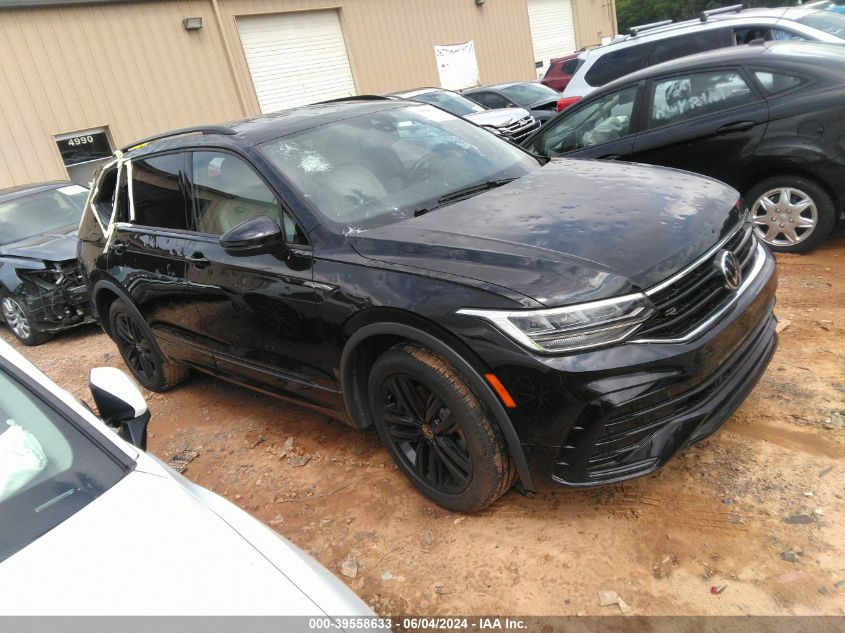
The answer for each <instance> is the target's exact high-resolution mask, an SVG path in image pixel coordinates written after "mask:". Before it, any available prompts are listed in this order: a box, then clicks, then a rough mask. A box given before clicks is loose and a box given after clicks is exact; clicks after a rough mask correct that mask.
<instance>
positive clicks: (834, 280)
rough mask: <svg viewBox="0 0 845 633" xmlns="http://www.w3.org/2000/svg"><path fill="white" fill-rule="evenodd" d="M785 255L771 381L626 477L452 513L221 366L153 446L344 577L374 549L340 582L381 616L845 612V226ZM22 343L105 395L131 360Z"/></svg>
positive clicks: (85, 332)
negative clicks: (637, 475) (237, 382)
mask: <svg viewBox="0 0 845 633" xmlns="http://www.w3.org/2000/svg"><path fill="white" fill-rule="evenodd" d="M778 269H779V273H780V290H779V291H778V306H777V314H778V316H779V318H780V319H781V327H782V328H783V327H784V326H785V328H784V329H782V332H781V335H780V336H781V339H780V340H781V344H780V348H779V350H778V352H777V354H776V356H775V358H774V360H773V361H772V364H771V366H770V368H769V370H768V372H767V373H766V374H765V376H764V377H763V379H762V381H761V382H760V384H759V385H758V387H757V388H756V389H755V390H754V392H753V393H752V394H751V396H750V397H749V398H748V400H747V401H746V402H745V403H744V404H743V405H742V407H741V408H740V409H739V410H738V412H737V413H736V414H735V415H734V416H733V417H732V418H731V419H730V421H729V422H728V423H727V424H726V425H725V426H724V427H723V429H722V430H720V431H719V432H717V433H716V434H715V435H713V436H712V437H711V438H709V439H708V440H706V441H704V442H702V443H701V444H699V445H698V446H696V447H693V448H691V449H689V450H685V451H683V452H682V453H681V454H679V455H678V456H676V458H675V459H674V460H672V462H670V464H669V465H668V466H666V467H665V468H664V469H663V470H662V471H660V472H658V473H656V474H655V475H653V476H649V477H646V478H643V479H639V480H635V481H631V482H628V483H625V484H623V485H616V486H609V487H602V488H597V489H593V490H588V491H571V490H565V489H560V490H559V491H557V492H553V493H546V494H542V495H540V496H538V497H537V498H534V499H528V498H526V497H523V496H521V495H519V494H517V493H515V492H513V491H512V492H510V493H508V494H507V495H505V496H504V497H503V498H502V499H501V500H499V501H498V502H497V503H496V504H494V505H493V506H492V507H490V508H488V509H487V510H486V511H484V512H482V513H480V514H476V515H472V516H461V515H457V514H452V513H449V512H447V511H445V510H442V509H440V508H439V507H437V506H435V505H434V504H432V503H430V502H429V501H427V500H426V499H425V498H424V497H422V496H421V495H419V494H417V493H416V492H415V490H414V489H413V488H412V487H411V485H410V484H409V483H407V482H406V481H405V479H404V478H403V477H402V476H401V474H400V473H399V472H398V471H397V470H396V469H395V468H394V466H393V465H392V463H391V461H390V458H389V456H388V455H387V453H386V451H385V450H384V449H383V448H382V446H381V444H380V443H379V440H378V438H377V436H376V434H375V432H368V433H359V432H356V431H354V430H352V429H349V428H347V427H345V426H343V425H341V424H340V423H338V422H334V421H332V420H329V419H326V418H325V417H324V416H321V415H316V414H314V413H311V412H310V411H308V410H305V409H301V408H298V407H296V406H293V405H289V404H286V403H282V402H278V401H276V400H273V399H271V398H267V397H264V396H262V395H258V394H255V393H252V392H249V391H247V390H245V389H240V388H238V387H234V386H231V385H228V384H226V383H223V382H221V381H218V380H215V379H212V378H209V377H205V376H194V377H192V378H191V379H190V380H189V381H188V382H187V383H185V384H183V385H181V386H180V387H178V388H176V389H175V390H173V391H172V392H169V393H167V394H153V393H147V394H146V395H147V398H148V401H149V405H150V409H151V410H152V413H153V419H152V422H151V426H150V448H151V450H152V452H154V453H155V454H156V455H158V456H159V457H161V458H162V459H164V460H170V459H171V458H173V457H174V456H175V455H176V454H178V453H180V452H181V451H185V450H191V451H195V452H196V454H197V456H196V458H195V459H193V461H191V462H190V464H189V465H188V466H187V469H186V470H185V475H186V476H188V477H189V478H191V479H192V480H194V481H196V482H198V483H199V484H201V485H203V486H206V487H208V488H210V489H212V490H214V491H216V492H218V493H220V494H222V495H223V496H225V497H226V498H228V499H229V500H230V501H232V502H234V503H235V504H237V505H239V506H240V507H242V508H244V509H245V510H247V511H248V512H250V513H252V514H253V515H255V516H256V517H258V518H259V519H261V520H262V521H264V522H266V523H268V524H269V525H270V526H272V527H273V528H274V529H275V530H277V531H278V532H279V533H281V534H283V535H284V536H286V537H287V538H289V539H290V540H292V541H293V542H294V543H296V544H297V545H299V546H300V547H302V548H303V549H305V550H306V551H308V552H309V553H310V554H312V555H313V556H315V557H316V558H317V559H318V560H319V561H320V562H321V563H322V564H324V565H325V566H326V567H328V568H329V569H331V570H332V571H334V572H335V574H338V575H339V576H340V564H341V563H342V562H343V561H353V562H354V563H357V566H358V569H357V575H356V576H355V577H354V578H349V577H345V576H340V577H341V578H342V579H343V580H344V581H345V582H346V583H347V584H348V585H349V587H351V588H352V589H353V590H354V591H355V592H356V593H357V594H358V595H360V596H361V597H362V598H363V599H364V600H365V601H367V602H368V603H369V604H370V605H371V606H373V608H374V609H375V610H376V611H377V612H379V613H381V614H388V613H390V614H398V613H416V614H426V615H446V616H448V615H457V614H466V615H470V614H519V615H575V614H590V615H593V614H596V615H599V614H601V615H606V614H614V613H619V607H618V606H616V605H612V606H608V607H601V606H600V605H599V599H598V595H597V592H598V591H599V590H600V589H612V590H614V591H616V592H617V593H618V594H619V595H620V596H621V597H622V598H623V599H624V601H625V602H626V603H627V604H628V605H629V606H630V607H631V609H632V612H633V613H634V614H638V615H657V614H670V615H673V614H695V615H702V614H723V615H737V614H773V615H774V614H799V615H800V614H827V615H841V614H845V504H843V495H845V428H843V424H845V423H844V422H843V415H845V234H843V233H841V232H840V234H839V235H838V236H835V237H834V238H832V239H830V240H828V242H827V243H826V244H825V245H824V246H823V247H822V248H820V249H818V250H816V251H815V252H814V253H812V254H810V255H803V256H798V255H787V256H783V255H781V256H778ZM0 335H2V337H3V338H4V339H6V340H7V341H12V342H14V340H13V337H12V336H11V334H10V333H9V332H8V330H6V329H5V328H0ZM16 347H18V348H19V349H20V348H21V347H20V346H19V345H16ZM23 352H24V354H25V355H26V356H27V357H29V358H30V359H32V360H33V361H34V362H35V364H36V365H38V366H39V367H41V368H42V369H43V370H45V371H46V372H47V374H48V375H49V376H50V377H51V378H53V379H54V380H55V381H56V382H58V383H59V384H60V385H61V386H63V387H65V388H66V389H67V390H69V391H70V392H71V393H73V394H74V395H75V396H77V397H81V398H83V399H87V400H89V401H90V396H89V394H88V393H87V386H86V385H87V374H88V370H89V369H90V368H91V367H95V366H99V365H110V366H116V367H123V363H122V361H121V359H120V357H119V356H118V354H117V352H116V349H115V347H114V345H113V344H112V342H111V341H110V340H109V339H108V338H107V337H106V336H105V335H104V334H102V333H101V332H100V330H99V329H98V328H96V327H93V326H91V327H86V328H83V329H78V330H76V331H73V332H69V333H66V334H64V335H62V336H59V337H57V338H56V339H55V340H53V341H51V342H49V343H47V344H45V345H43V346H41V347H37V348H24V349H23ZM291 438H292V439H291ZM291 442H292V444H291ZM286 444H287V446H286ZM209 554H211V553H209ZM353 566H354V565H353Z"/></svg>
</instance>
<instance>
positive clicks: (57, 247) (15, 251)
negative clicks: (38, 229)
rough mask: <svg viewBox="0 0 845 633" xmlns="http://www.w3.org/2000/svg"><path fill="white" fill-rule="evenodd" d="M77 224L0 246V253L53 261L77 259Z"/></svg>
mask: <svg viewBox="0 0 845 633" xmlns="http://www.w3.org/2000/svg"><path fill="white" fill-rule="evenodd" d="M76 230H77V225H71V226H68V227H65V228H64V229H59V230H55V231H50V232H48V233H42V234H41V235H35V236H33V237H28V238H26V239H23V240H20V241H18V242H11V243H9V244H3V245H2V246H0V255H11V256H13V257H26V258H27V259H39V260H45V261H52V262H62V261H65V260H68V259H76V241H77V240H76Z"/></svg>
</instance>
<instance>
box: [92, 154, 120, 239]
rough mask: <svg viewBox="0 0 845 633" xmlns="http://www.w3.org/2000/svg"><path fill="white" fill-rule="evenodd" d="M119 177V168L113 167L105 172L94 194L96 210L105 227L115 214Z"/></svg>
mask: <svg viewBox="0 0 845 633" xmlns="http://www.w3.org/2000/svg"><path fill="white" fill-rule="evenodd" d="M117 176H118V168H117V167H112V168H111V169H108V170H106V171H105V172H103V175H102V176H101V177H100V180H99V182H98V183H97V190H96V191H95V192H94V199H93V204H94V210H95V211H96V212H97V215H98V216H99V218H100V222H102V223H103V226H108V225H109V222H111V218H112V213H114V199H115V195H116V194H117Z"/></svg>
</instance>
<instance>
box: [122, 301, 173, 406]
mask: <svg viewBox="0 0 845 633" xmlns="http://www.w3.org/2000/svg"><path fill="white" fill-rule="evenodd" d="M109 326H110V329H109V333H110V335H111V337H112V339H113V340H114V342H115V344H116V345H117V349H118V350H120V355H121V356H122V357H123V361H124V362H125V363H126V366H127V367H129V370H130V371H131V372H132V375H133V376H135V378H136V379H137V380H138V382H140V383H141V384H142V385H143V386H144V387H146V388H147V389H149V390H151V391H167V390H168V389H170V388H171V387H173V386H174V385H176V384H178V383H180V382H181V381H182V380H184V379H185V378H186V377H187V375H188V370H187V368H184V367H180V366H179V365H177V364H175V363H173V362H171V361H169V360H167V359H166V358H165V357H164V355H163V354H162V353H161V351H160V350H159V349H158V346H157V345H156V343H155V341H154V340H153V337H152V333H151V332H150V330H149V328H148V327H147V324H146V323H144V322H143V321H140V320H139V319H138V318H137V317H136V316H135V315H134V314H132V312H130V310H129V308H128V307H127V306H126V304H125V303H123V301H121V300H119V299H118V300H117V301H115V302H114V303H113V304H112V306H111V309H110V310H109Z"/></svg>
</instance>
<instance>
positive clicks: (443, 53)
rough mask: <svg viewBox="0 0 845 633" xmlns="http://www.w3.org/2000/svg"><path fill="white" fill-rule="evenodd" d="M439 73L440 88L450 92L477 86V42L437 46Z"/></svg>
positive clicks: (435, 53) (435, 50) (435, 48)
mask: <svg viewBox="0 0 845 633" xmlns="http://www.w3.org/2000/svg"><path fill="white" fill-rule="evenodd" d="M434 57H435V59H436V60H437V72H438V73H439V74H440V86H441V87H442V88H446V89H448V90H461V89H463V88H470V87H472V86H477V85H478V84H479V83H480V82H479V81H478V61H477V60H476V59H475V42H473V41H469V42H464V43H463V44H448V45H446V46H435V47H434Z"/></svg>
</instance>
